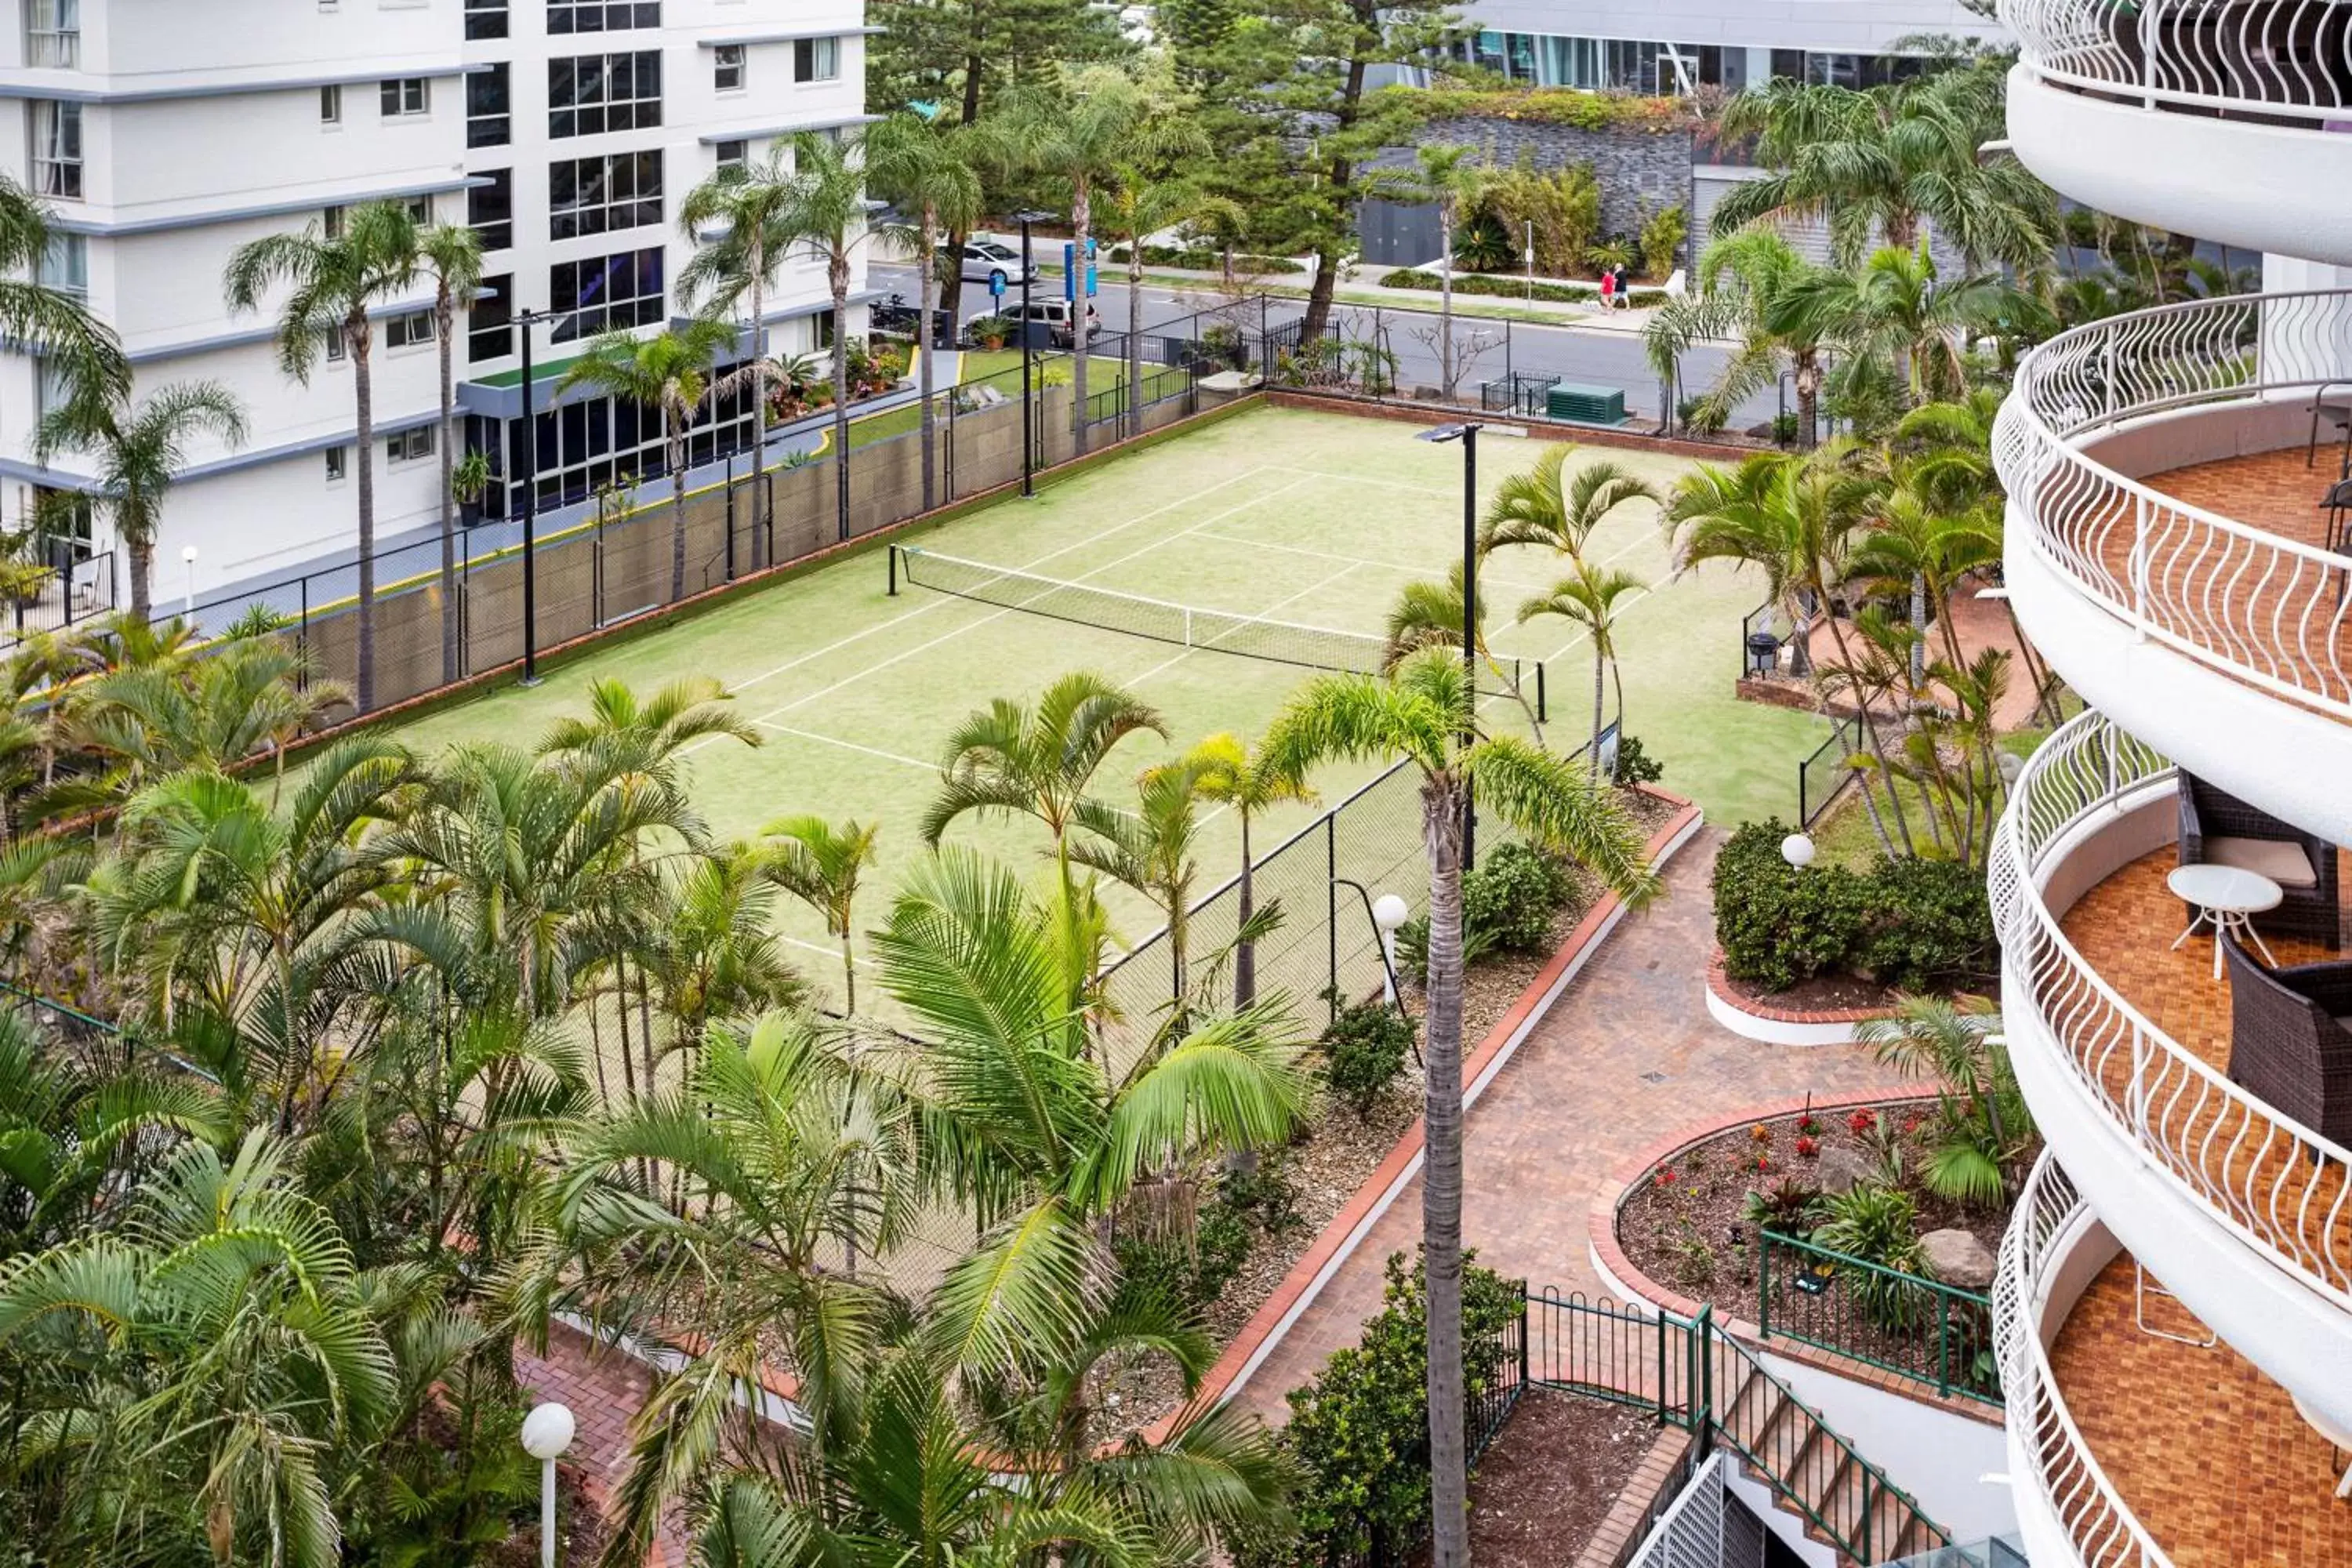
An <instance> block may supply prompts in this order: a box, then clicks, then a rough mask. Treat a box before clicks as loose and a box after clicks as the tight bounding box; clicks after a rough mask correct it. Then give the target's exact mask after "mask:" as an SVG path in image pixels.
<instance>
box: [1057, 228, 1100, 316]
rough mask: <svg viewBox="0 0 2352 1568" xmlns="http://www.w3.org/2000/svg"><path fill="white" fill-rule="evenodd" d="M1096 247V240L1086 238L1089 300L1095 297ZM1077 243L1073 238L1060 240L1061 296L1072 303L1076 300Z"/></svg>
mask: <svg viewBox="0 0 2352 1568" xmlns="http://www.w3.org/2000/svg"><path fill="white" fill-rule="evenodd" d="M1096 250H1097V245H1096V242H1095V241H1094V240H1093V239H1092V238H1089V239H1087V299H1089V300H1091V299H1093V298H1094V297H1095V280H1096V279H1095V253H1096ZM1077 283H1078V267H1077V244H1076V241H1074V240H1064V241H1063V242H1062V298H1063V299H1065V300H1069V301H1070V302H1071V303H1072V304H1076V302H1077V298H1078V296H1077Z"/></svg>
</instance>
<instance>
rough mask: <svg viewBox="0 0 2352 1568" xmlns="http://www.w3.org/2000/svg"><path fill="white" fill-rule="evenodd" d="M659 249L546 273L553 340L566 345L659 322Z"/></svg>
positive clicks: (601, 258) (567, 263) (561, 266)
mask: <svg viewBox="0 0 2352 1568" xmlns="http://www.w3.org/2000/svg"><path fill="white" fill-rule="evenodd" d="M662 254H663V253H662V247H660V246H655V247H651V248H650V249H646V250H628V251H623V252H622V253H620V254H619V255H617V256H599V257H591V258H588V259H586V260H584V261H559V262H557V263H556V264H555V265H554V266H552V267H551V268H548V272H547V279H548V287H547V296H548V298H547V308H548V309H549V310H552V311H554V312H555V314H556V322H555V331H554V340H555V341H556V342H560V343H561V342H572V341H574V340H576V339H580V338H589V337H593V336H595V335H596V334H597V333H598V332H605V331H613V330H614V329H615V328H621V327H649V326H653V325H655V324H656V323H657V322H659V321H661V319H662V300H663V299H664V290H663V287H662Z"/></svg>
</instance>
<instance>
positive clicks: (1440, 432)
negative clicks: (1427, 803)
mask: <svg viewBox="0 0 2352 1568" xmlns="http://www.w3.org/2000/svg"><path fill="white" fill-rule="evenodd" d="M1482 428H1483V426H1478V425H1475V424H1470V423H1464V424H1460V425H1436V426H1431V427H1430V428H1429V429H1426V430H1423V431H1422V432H1421V433H1420V434H1418V435H1417V436H1415V437H1413V439H1415V440H1416V441H1434V442H1439V443H1441V444H1442V443H1444V442H1448V441H1459V442H1461V443H1462V674H1463V677H1464V679H1465V680H1466V681H1468V683H1469V686H1470V689H1471V690H1472V691H1473V692H1474V693H1475V691H1476V690H1477V689H1478V432H1479V430H1480V429H1482ZM1470 741H1471V734H1470V731H1467V730H1465V731H1463V732H1462V743H1463V744H1464V745H1465V746H1467V745H1468V744H1469V743H1470ZM1477 839H1478V808H1477V806H1476V805H1475V802H1474V801H1473V800H1472V798H1471V795H1470V786H1469V784H1467V783H1466V782H1465V784H1464V785H1463V788H1462V868H1463V869H1464V870H1465V871H1467V870H1469V869H1470V868H1472V867H1473V866H1475V865H1476V864H1477Z"/></svg>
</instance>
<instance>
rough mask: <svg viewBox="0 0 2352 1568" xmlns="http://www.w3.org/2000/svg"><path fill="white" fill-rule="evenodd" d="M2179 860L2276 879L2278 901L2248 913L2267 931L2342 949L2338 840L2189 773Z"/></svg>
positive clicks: (2183, 778) (2182, 789) (2183, 783)
mask: <svg viewBox="0 0 2352 1568" xmlns="http://www.w3.org/2000/svg"><path fill="white" fill-rule="evenodd" d="M2179 794H2180V864H2182V865H2183V866H2206V865H2213V866H2235V867H2237V868H2239V869H2241V870H2244V871H2255V872H2259V873H2261V874H2262V875H2263V876H2265V877H2268V878H2269V879H2271V880H2272V881H2273V882H2276V883H2277V884H2278V885H2279V890H2280V891H2281V892H2282V893H2284V895H2285V897H2284V899H2283V900H2281V901H2280V904H2279V907H2278V908H2276V909H2274V910H2266V911H2264V912H2263V913H2262V914H2258V915H2256V916H2254V917H2253V922H2254V929H2255V930H2256V931H2261V932H2262V933H2263V935H2265V936H2296V937H2302V938H2303V939H2304V940H2305V941H2307V942H2322V943H2325V944H2326V948H2327V951H2328V952H2341V951H2342V950H2343V946H2344V940H2343V937H2342V935H2341V933H2340V931H2339V929H2338V927H2339V924H2340V922H2339V921H2338V918H2337V904H2336V846H2335V845H2333V844H2330V843H2329V842H2328V841H2327V840H2326V839H2325V838H2323V837H2319V836H2318V835H2317V834H2313V833H2305V832H2304V831H2303V830H2302V829H2301V828H2299V827H2296V826H2294V824H2292V823H2287V822H2282V821H2280V820H2279V819H2278V818H2277V817H2275V816H2271V815H2270V814H2269V813H2268V812H2266V811H2262V810H2259V809H2257V808H2256V807H2254V806H2251V805H2247V804H2246V803H2245V802H2244V801H2242V800H2240V799H2239V798H2238V797H2237V796H2236V795H2231V794H2230V793H2228V792H2227V791H2226V790H2221V789H2217V788H2215V787H2214V786H2213V785H2211V784H2207V783H2206V782H2205V781H2204V780H2202V779H2200V778H2197V777H2195V776H2193V775H2191V774H2190V773H2187V772H2183V773H2181V775H2180V786H2179Z"/></svg>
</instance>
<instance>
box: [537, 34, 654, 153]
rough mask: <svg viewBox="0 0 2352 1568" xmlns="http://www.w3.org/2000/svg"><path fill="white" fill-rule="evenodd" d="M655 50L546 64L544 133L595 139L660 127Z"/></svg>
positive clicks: (563, 60) (583, 56)
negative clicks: (619, 132) (612, 132)
mask: <svg viewBox="0 0 2352 1568" xmlns="http://www.w3.org/2000/svg"><path fill="white" fill-rule="evenodd" d="M661 90H662V89H661V51H660V50H658V49H645V50H641V51H639V52H637V53H635V54H626V55H582V56H580V57H579V58H574V59H560V60H550V61H548V62H547V133H548V134H549V135H550V136H558V137H561V136H600V135H602V134H604V132H607V131H629V130H642V129H645V128H647V127H650V126H655V125H659V124H660V123H661Z"/></svg>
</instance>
